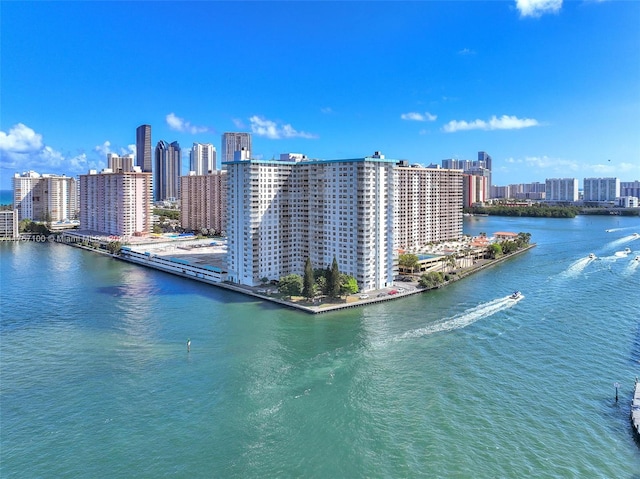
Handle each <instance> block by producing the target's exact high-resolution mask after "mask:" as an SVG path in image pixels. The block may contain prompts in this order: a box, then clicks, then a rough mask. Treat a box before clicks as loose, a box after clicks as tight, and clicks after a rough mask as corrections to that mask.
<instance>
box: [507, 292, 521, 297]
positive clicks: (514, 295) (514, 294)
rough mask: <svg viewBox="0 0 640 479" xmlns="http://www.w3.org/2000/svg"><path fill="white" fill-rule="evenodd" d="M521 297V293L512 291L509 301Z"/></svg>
mask: <svg viewBox="0 0 640 479" xmlns="http://www.w3.org/2000/svg"><path fill="white" fill-rule="evenodd" d="M521 297H522V293H521V292H520V291H514V292H513V294H512V295H511V296H509V299H520V298H521Z"/></svg>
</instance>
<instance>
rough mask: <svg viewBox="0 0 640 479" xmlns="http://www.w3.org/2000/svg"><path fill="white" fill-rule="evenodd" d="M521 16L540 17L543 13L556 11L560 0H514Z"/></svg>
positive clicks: (559, 7) (560, 3)
mask: <svg viewBox="0 0 640 479" xmlns="http://www.w3.org/2000/svg"><path fill="white" fill-rule="evenodd" d="M516 8H517V9H518V10H519V11H520V16H521V17H540V16H542V15H544V14H545V13H558V12H559V11H560V9H561V8H562V0H516Z"/></svg>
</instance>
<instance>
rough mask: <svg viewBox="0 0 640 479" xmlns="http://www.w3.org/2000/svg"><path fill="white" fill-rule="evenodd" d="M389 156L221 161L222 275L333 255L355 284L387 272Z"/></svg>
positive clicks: (283, 270)
mask: <svg viewBox="0 0 640 479" xmlns="http://www.w3.org/2000/svg"><path fill="white" fill-rule="evenodd" d="M395 163H396V162H395V160H387V159H385V158H384V156H382V155H380V154H378V153H376V154H374V155H373V156H370V157H365V158H356V159H345V160H309V161H301V159H300V157H297V156H294V157H291V156H289V157H287V159H286V160H284V161H283V160H281V161H262V160H236V161H230V162H227V163H226V168H227V172H228V181H227V188H228V192H227V198H228V201H227V206H228V214H227V237H228V269H229V279H230V280H231V281H235V282H238V283H241V284H247V285H252V286H255V285H258V284H260V283H261V280H262V278H268V279H279V278H280V277H282V276H284V275H287V274H291V273H297V274H301V273H302V272H303V269H304V263H305V261H306V259H307V257H308V258H310V259H311V262H312V264H313V266H314V268H326V267H327V266H329V265H330V264H331V263H332V261H333V258H335V259H336V260H337V262H338V267H339V269H340V271H341V272H342V273H346V274H349V275H351V276H353V277H355V278H356V280H357V281H358V284H359V286H360V289H361V290H365V291H366V290H371V289H378V288H384V287H385V286H389V285H391V284H393V277H394V271H395V269H394V240H393V239H394V231H393V230H394V203H395V201H394V200H395V176H394V167H395Z"/></svg>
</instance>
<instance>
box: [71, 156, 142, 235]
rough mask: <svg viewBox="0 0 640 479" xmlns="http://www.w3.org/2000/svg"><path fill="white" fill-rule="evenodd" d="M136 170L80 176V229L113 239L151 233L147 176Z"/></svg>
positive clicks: (137, 168)
mask: <svg viewBox="0 0 640 479" xmlns="http://www.w3.org/2000/svg"><path fill="white" fill-rule="evenodd" d="M136 170H138V171H134V172H121V173H113V172H112V171H111V170H108V169H106V170H103V171H102V172H101V173H97V172H96V171H95V170H91V171H90V172H89V174H87V175H80V229H82V230H85V231H92V232H96V233H101V234H107V235H116V236H133V235H136V236H139V235H145V234H148V233H150V232H151V204H152V198H151V188H152V185H151V173H143V172H140V171H139V167H136Z"/></svg>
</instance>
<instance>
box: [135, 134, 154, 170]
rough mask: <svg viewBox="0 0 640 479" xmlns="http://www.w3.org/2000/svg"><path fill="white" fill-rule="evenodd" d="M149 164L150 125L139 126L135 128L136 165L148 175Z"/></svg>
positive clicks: (150, 159) (150, 160)
mask: <svg viewBox="0 0 640 479" xmlns="http://www.w3.org/2000/svg"><path fill="white" fill-rule="evenodd" d="M151 164H152V156H151V125H140V126H139V127H138V128H136V165H137V166H139V167H140V169H142V171H143V172H145V173H150V172H151Z"/></svg>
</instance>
